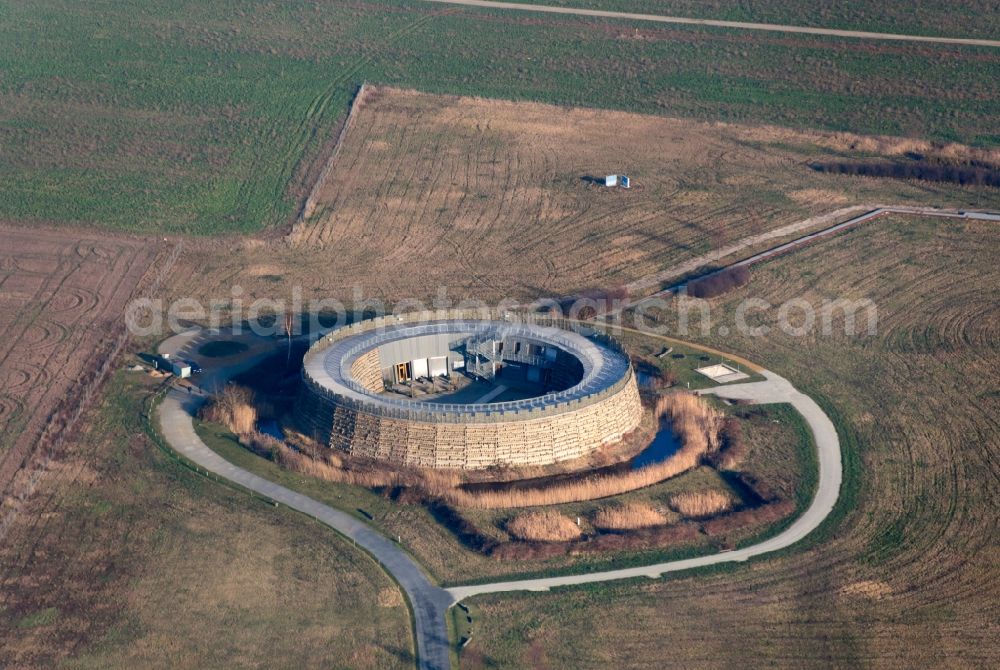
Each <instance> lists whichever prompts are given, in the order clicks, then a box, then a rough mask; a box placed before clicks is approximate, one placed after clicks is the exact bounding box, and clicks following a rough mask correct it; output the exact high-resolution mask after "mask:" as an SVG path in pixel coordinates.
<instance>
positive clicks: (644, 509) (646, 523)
mask: <svg viewBox="0 0 1000 670" xmlns="http://www.w3.org/2000/svg"><path fill="white" fill-rule="evenodd" d="M666 522H667V519H666V517H664V516H663V514H661V513H660V512H659V511H658V510H657V509H656V508H654V507H653V506H652V505H648V504H646V503H626V504H624V505H618V506H616V507H605V508H603V509H600V510H598V511H597V513H596V514H594V518H593V519H592V521H591V523H593V525H594V527H595V528H600V529H601V530H634V529H636V528H651V527H653V526H661V525H663V524H665V523H666Z"/></svg>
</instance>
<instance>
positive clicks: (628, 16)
mask: <svg viewBox="0 0 1000 670" xmlns="http://www.w3.org/2000/svg"><path fill="white" fill-rule="evenodd" d="M426 1H427V2H440V3H444V4H449V5H466V6H469V7H482V8H484V9H514V10H518V11H524V12H543V13H546V14H573V15H576V16H596V17H600V18H606V19H625V20H629V21H653V22H656V23H674V24H682V25H689V26H711V27H713V28H736V29H739V30H764V31H768V32H779V33H798V34H801V35H823V36H826V37H849V38H854V39H864V40H892V41H896V42H931V43H933V44H955V45H963V46H977V47H995V48H1000V40H987V39H977V38H969V37H935V36H933V35H901V34H899V33H875V32H868V31H865V30H839V29H836V28H810V27H808V26H789V25H783V24H777V23H752V22H748V21H720V20H716V19H692V18H688V17H683V16H661V15H659V14H634V13H632V12H612V11H607V10H603V9H584V8H582V7H552V6H549V5H529V4H525V3H521V2H491V1H490V0H426Z"/></svg>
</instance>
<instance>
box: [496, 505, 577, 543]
mask: <svg viewBox="0 0 1000 670" xmlns="http://www.w3.org/2000/svg"><path fill="white" fill-rule="evenodd" d="M507 532H509V533H510V534H511V535H513V536H514V537H516V538H519V539H521V540H528V541H529V542H567V541H569V540H575V539H577V538H578V537H580V528H579V526H577V525H576V523H575V522H574V521H573V520H572V519H570V518H569V517H567V516H563V515H562V514H559V513H558V512H553V511H551V510H542V511H539V512H528V513H526V514H521V515H519V516H516V517H514V518H513V519H511V520H510V521H509V522H508V523H507Z"/></svg>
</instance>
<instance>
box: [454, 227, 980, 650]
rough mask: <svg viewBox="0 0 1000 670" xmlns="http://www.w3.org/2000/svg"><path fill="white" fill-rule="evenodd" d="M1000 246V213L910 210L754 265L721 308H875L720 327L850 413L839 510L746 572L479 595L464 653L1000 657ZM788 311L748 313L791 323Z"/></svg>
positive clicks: (843, 425)
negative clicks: (766, 330)
mask: <svg viewBox="0 0 1000 670" xmlns="http://www.w3.org/2000/svg"><path fill="white" fill-rule="evenodd" d="M998 248H1000V226H997V225H996V224H995V223H987V222H978V223H975V222H964V221H954V222H953V221H940V220H930V219H921V218H916V217H896V216H894V217H889V218H885V219H882V220H880V221H878V222H875V223H871V224H867V225H865V226H862V227H860V228H857V229H855V230H852V231H850V232H848V233H845V234H843V235H841V236H838V237H836V238H833V239H830V240H828V241H824V242H822V243H819V244H816V245H813V246H810V247H806V248H804V249H802V250H799V251H797V252H795V253H794V254H791V255H789V256H786V257H782V258H779V259H775V260H772V261H770V262H768V263H766V264H764V265H761V266H759V267H756V268H755V269H754V270H753V278H752V281H751V282H750V284H749V285H748V286H746V287H743V288H741V289H738V290H736V291H734V292H733V293H731V294H728V295H726V296H724V297H721V298H718V299H716V300H715V301H713V308H714V309H715V310H716V314H717V315H721V318H722V320H723V322H725V320H726V319H730V318H731V315H732V313H733V310H734V309H735V306H736V305H737V304H738V302H739V301H740V300H742V299H744V298H748V297H755V298H763V299H765V300H768V301H770V302H771V303H773V304H779V303H781V302H782V301H785V300H789V299H792V298H800V297H801V298H804V299H806V300H808V301H811V302H814V303H818V302H819V301H821V300H822V299H824V298H830V299H833V298H837V297H851V298H860V297H867V298H870V299H871V300H873V301H874V302H875V303H876V305H877V307H878V315H879V319H878V332H877V334H876V335H874V336H867V335H850V336H848V335H845V334H844V333H843V331H839V330H835V331H834V333H833V334H832V335H830V336H822V335H821V334H819V333H813V334H809V335H806V336H803V337H793V336H790V335H787V334H785V333H784V332H782V331H781V330H779V329H778V328H776V327H775V328H774V330H773V331H772V332H771V333H770V334H769V335H768V336H767V337H751V336H746V335H738V334H737V335H730V336H728V337H726V338H721V337H719V336H717V335H715V330H714V329H713V335H712V336H710V337H708V338H707V340H708V342H709V343H710V344H712V345H713V346H716V347H719V348H724V349H730V350H734V351H739V352H741V353H743V354H745V355H747V356H748V357H750V358H752V359H754V360H757V361H759V362H761V363H762V364H763V365H765V366H767V367H768V368H770V369H773V370H775V371H777V372H778V373H780V374H782V375H784V376H786V377H788V378H789V379H791V380H792V381H793V382H794V383H795V384H796V385H797V386H798V387H799V388H801V389H802V390H803V391H805V392H807V393H809V394H810V395H812V396H813V397H815V398H817V399H818V401H819V402H820V403H821V404H822V405H823V406H824V408H825V409H826V411H827V412H829V413H830V415H831V416H832V417H833V418H834V420H835V422H836V423H837V426H838V430H839V432H840V436H841V441H842V444H843V448H844V458H845V476H846V479H845V487H844V490H843V491H842V497H841V501H840V503H839V505H838V508H837V509H836V510H835V511H834V514H833V515H832V516H831V518H830V519H829V521H828V522H827V523H826V525H825V526H824V527H823V528H821V529H820V530H819V531H818V532H817V533H816V534H815V535H814V536H813V537H811V538H809V539H807V540H806V541H805V543H804V546H803V547H801V548H798V549H795V550H792V551H790V552H786V554H785V555H778V556H773V557H768V558H764V559H761V560H757V561H753V562H752V563H750V564H749V565H746V566H743V567H739V568H735V569H733V568H726V569H725V570H723V571H718V572H715V571H705V572H703V573H701V574H697V575H678V576H675V577H671V578H669V579H667V580H663V581H657V582H643V583H636V584H619V585H602V586H594V587H592V588H586V589H572V590H565V591H561V592H556V593H539V594H521V595H517V596H512V595H511V594H504V595H502V596H486V597H481V598H477V599H475V601H474V604H475V607H476V612H477V617H478V618H477V619H476V620H475V623H474V624H473V635H472V641H471V643H470V644H469V645H468V646H467V647H466V648H465V650H464V651H463V652H462V667H486V666H505V667H513V666H524V665H542V664H545V665H550V666H556V667H581V668H587V667H607V666H609V665H614V666H615V667H648V664H649V663H650V662H651V659H656V662H657V663H658V664H660V665H662V666H665V667H691V666H695V665H712V666H732V665H738V664H741V663H745V659H747V658H759V659H767V660H768V661H769V662H771V663H776V664H778V665H784V666H803V665H810V666H812V665H823V666H830V665H834V666H859V665H861V666H865V665H873V666H875V665H877V666H878V667H886V668H911V667H932V666H936V667H940V666H966V667H994V666H996V665H997V664H998V663H1000V645H998V644H997V622H996V602H997V601H998V599H1000V586H998V584H1000V565H998V563H997V561H996V550H997V546H996V530H995V526H996V515H995V510H996V506H997V503H998V500H1000V488H998V481H1000V480H998V469H997V463H998V462H1000V453H998V446H1000V423H998V420H997V417H998V416H1000V391H998V388H1000V387H998V381H997V380H998V379H1000V351H998V349H1000V331H998V329H997V327H998V324H1000V319H998V314H1000V303H998V301H997V295H996V292H995V291H991V290H990V287H994V286H997V285H1000V271H998V269H997V266H996V262H995V255H996V249H998ZM775 312H776V310H770V311H764V312H762V313H760V314H759V315H758V316H757V317H756V318H755V319H753V323H752V324H751V325H754V326H756V325H769V326H776V319H775ZM663 318H664V323H666V324H670V323H671V317H670V316H669V315H664V317H663ZM716 323H718V321H717V322H716ZM639 622H641V625H639ZM706 622H710V625H707V624H706ZM656 631H668V636H667V637H664V636H663V635H662V634H658V633H656ZM665 647H666V648H668V649H669V653H664V648H665Z"/></svg>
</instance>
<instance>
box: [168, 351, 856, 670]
mask: <svg viewBox="0 0 1000 670" xmlns="http://www.w3.org/2000/svg"><path fill="white" fill-rule="evenodd" d="M188 337H190V336H188ZM266 353H267V352H263V353H256V354H254V355H252V356H250V357H244V358H242V359H240V360H239V362H238V363H236V364H234V365H233V366H231V367H228V368H225V369H223V370H215V371H206V379H211V380H212V382H213V383H215V384H217V385H220V384H222V383H224V380H225V378H226V377H227V376H229V375H231V374H233V373H234V372H236V371H238V370H240V369H245V368H247V367H249V366H250V365H253V364H254V362H255V361H256V360H259V359H260V358H262V357H264V356H266ZM762 374H763V375H764V377H765V378H766V381H763V382H752V383H748V384H733V385H729V386H721V387H717V388H714V389H710V390H707V391H702V393H712V394H715V395H717V396H719V397H723V398H733V399H737V398H739V399H744V400H750V401H753V402H758V403H778V402H780V403H790V404H791V405H792V406H793V407H795V408H796V409H797V410H798V411H799V412H800V413H801V414H802V416H803V417H804V418H805V420H806V422H807V423H808V425H809V427H810V429H811V430H812V433H813V436H814V438H815V440H816V446H817V449H818V451H819V486H818V488H817V491H816V497H815V498H814V499H813V502H812V504H811V505H810V506H809V508H808V509H807V510H806V512H805V513H804V514H803V515H802V516H801V517H799V518H798V519H797V520H796V521H795V522H794V523H793V524H792V525H791V526H790V527H789V528H787V529H786V530H785V531H784V532H782V533H780V534H779V535H777V536H775V537H773V538H771V539H769V540H765V541H763V542H761V543H759V544H755V545H753V546H751V547H746V548H743V549H740V550H737V551H730V552H723V553H720V554H713V555H709V556H701V557H697V558H690V559H685V560H680V561H669V562H666V563H656V564H653V565H648V566H643V567H635V568H624V569H621V570H608V571H605V572H593V573H586V574H582V575H566V576H562V577H545V578H540V579H525V580H516V581H509V582H496V583H492V584H475V585H470V586H457V587H453V588H450V589H447V590H445V589H442V588H440V587H438V586H436V585H435V584H434V583H432V582H431V580H430V579H429V578H428V577H427V575H426V574H425V573H424V572H423V570H422V569H421V568H420V566H419V565H418V564H417V563H416V562H415V561H414V559H413V558H412V557H410V556H409V555H408V554H407V553H406V552H404V551H403V550H402V549H401V548H400V547H399V545H397V544H396V543H395V542H393V541H392V540H390V539H388V538H386V537H385V536H383V535H381V534H380V533H378V532H376V531H375V530H373V529H372V528H371V527H370V526H368V525H367V524H365V523H363V522H362V521H360V520H358V519H356V518H354V517H352V516H351V515H349V514H346V513H344V512H342V511H340V510H337V509H334V508H332V507H330V506H328V505H324V504H323V503H320V502H318V501H316V500H313V499H312V498H309V497H308V496H305V495H302V494H301V493H297V492H295V491H292V490H291V489H288V488H285V487H284V486H280V485H278V484H275V483H274V482H271V481H269V480H267V479H264V478H262V477H258V476H257V475H255V474H253V473H251V472H248V471H247V470H244V469H242V468H239V467H237V466H235V465H233V464H232V463H230V462H229V461H227V460H225V459H224V458H222V457H221V456H219V455H218V454H216V453H215V452H214V451H212V450H211V449H209V448H208V446H207V445H206V444H205V443H204V442H203V441H202V440H201V438H200V437H198V434H197V433H196V432H195V429H194V422H193V420H192V417H193V416H194V415H195V413H196V412H197V410H198V408H199V407H200V406H201V404H202V403H204V402H205V396H203V395H202V393H201V392H200V391H199V392H197V393H187V392H185V391H183V390H181V389H179V388H174V389H171V390H170V392H169V393H168V394H167V396H166V397H165V398H164V400H163V402H161V403H160V405H159V406H158V408H157V412H158V417H159V423H160V430H161V432H162V434H163V437H164V438H165V439H166V440H167V442H168V443H169V444H170V446H171V447H172V448H173V449H174V450H176V451H177V452H178V453H179V454H181V455H182V456H184V457H185V458H187V459H188V460H189V461H191V462H192V463H194V464H196V465H197V466H198V467H200V468H203V469H204V470H206V471H208V472H212V473H214V474H216V475H218V476H220V477H224V478H226V479H228V480H229V481H231V482H234V483H236V484H239V485H240V486H242V487H244V488H246V489H249V490H251V491H254V492H256V493H258V494H260V495H263V496H266V497H268V498H270V499H271V500H274V501H276V502H278V503H281V504H283V505H286V506H288V507H290V508H292V509H294V510H297V511H299V512H302V513H303V514H307V515H309V516H311V517H312V518H314V519H316V520H318V521H320V522H321V523H324V524H326V525H328V526H330V527H331V528H333V529H335V530H337V531H338V532H340V533H341V534H343V535H345V536H347V537H349V538H351V539H352V540H354V541H355V542H356V543H357V544H359V545H361V546H362V547H364V548H365V549H366V550H367V551H368V552H369V553H371V554H372V555H373V556H374V557H375V558H376V559H377V560H378V562H379V563H380V564H381V565H382V567H383V568H385V569H386V570H387V571H388V572H389V573H390V574H391V575H392V576H393V577H394V578H395V579H396V581H398V582H399V584H400V585H401V586H402V588H403V590H404V591H405V592H406V595H407V597H408V598H409V602H410V604H411V608H412V611H413V615H414V629H415V630H414V635H415V637H416V643H417V655H418V658H419V666H420V668H421V669H422V670H443V669H445V668H448V667H449V662H450V661H449V653H450V651H449V640H448V631H447V625H446V623H445V615H446V612H447V611H448V608H449V607H451V606H452V605H454V604H455V603H456V602H459V601H461V600H463V599H465V598H468V597H470V596H474V595H479V594H483V593H496V592H501V591H524V590H527V591H547V590H549V589H550V588H552V587H556V586H569V585H573V584H588V583H592V582H603V581H611V580H615V579H629V578H634V577H650V578H657V577H659V576H661V575H663V574H664V573H667V572H676V571H679V570H687V569H690V568H696V567H700V566H706V565H714V564H717V563H728V562H738V561H745V560H747V559H748V558H750V557H752V556H759V555H761V554H766V553H768V552H772V551H777V550H778V549H783V548H785V547H788V546H790V545H792V544H794V543H796V542H798V541H799V540H801V539H802V538H803V537H805V536H806V535H807V534H809V533H810V532H811V531H812V530H813V529H815V528H816V527H817V526H819V524H820V523H822V522H823V519H825V518H826V516H827V515H828V514H829V513H830V511H831V510H832V509H833V506H834V504H835V503H836V501H837V496H838V494H839V492H840V483H841V476H842V473H841V461H840V442H839V440H838V439H837V431H836V430H835V429H834V426H833V423H832V422H831V421H830V419H829V418H828V417H827V416H826V414H824V413H823V410H822V409H820V407H819V405H817V404H816V403H815V402H814V401H813V400H812V399H811V398H809V397H808V396H806V395H805V394H803V393H800V392H799V391H797V390H796V389H795V388H794V387H793V386H792V385H791V383H789V382H788V381H787V380H786V379H784V378H783V377H781V376H779V375H776V374H774V373H773V372H770V371H767V370H763V371H762Z"/></svg>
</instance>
